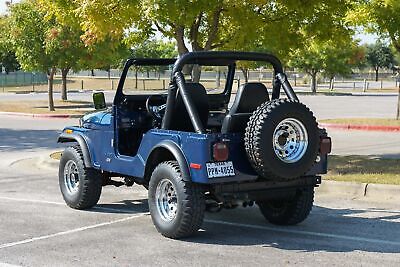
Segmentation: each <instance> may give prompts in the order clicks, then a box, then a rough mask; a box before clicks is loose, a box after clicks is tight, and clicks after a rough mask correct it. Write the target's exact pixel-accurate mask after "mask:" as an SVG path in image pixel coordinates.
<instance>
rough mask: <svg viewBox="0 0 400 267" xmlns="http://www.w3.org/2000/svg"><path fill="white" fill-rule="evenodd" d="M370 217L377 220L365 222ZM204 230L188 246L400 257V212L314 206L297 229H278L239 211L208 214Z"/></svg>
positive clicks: (249, 212)
mask: <svg viewBox="0 0 400 267" xmlns="http://www.w3.org/2000/svg"><path fill="white" fill-rule="evenodd" d="M229 213H230V214H229ZM371 213H372V214H373V213H376V214H379V216H373V217H370V218H363V217H361V216H363V214H364V215H367V214H371ZM238 218H239V219H238ZM202 229H203V231H200V232H199V233H198V234H197V235H196V236H194V237H193V238H188V239H185V240H184V241H185V242H191V243H202V244H213V245H231V246H262V247H273V248H278V249H284V250H294V251H307V252H317V251H326V252H350V251H366V252H384V253H400V212H397V213H394V212H389V211H387V212H385V211H381V210H379V211H375V210H373V209H368V210H353V209H330V208H326V207H319V206H316V207H314V212H313V213H311V215H310V216H309V217H308V219H307V220H306V221H304V222H303V223H301V224H299V225H296V226H275V225H272V224H269V223H267V222H266V221H265V219H264V218H263V217H262V216H261V215H260V214H259V212H258V209H257V208H251V209H249V210H245V209H238V210H234V211H223V212H221V213H219V214H208V215H207V216H206V219H205V222H204V224H203V227H202Z"/></svg>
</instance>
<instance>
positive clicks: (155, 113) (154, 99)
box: [146, 95, 167, 120]
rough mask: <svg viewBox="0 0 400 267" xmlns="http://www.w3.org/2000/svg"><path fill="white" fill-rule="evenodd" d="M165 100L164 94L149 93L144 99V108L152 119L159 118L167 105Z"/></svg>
mask: <svg viewBox="0 0 400 267" xmlns="http://www.w3.org/2000/svg"><path fill="white" fill-rule="evenodd" d="M165 102H166V99H165V96H164V95H151V96H149V97H148V98H147V100H146V110H147V112H148V113H149V114H150V115H151V116H152V117H153V118H154V119H156V120H161V119H162V117H163V116H164V112H165V108H166V107H167V104H166V103H165Z"/></svg>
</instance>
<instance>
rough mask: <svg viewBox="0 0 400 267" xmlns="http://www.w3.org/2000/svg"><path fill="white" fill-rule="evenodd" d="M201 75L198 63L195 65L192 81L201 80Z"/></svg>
mask: <svg viewBox="0 0 400 267" xmlns="http://www.w3.org/2000/svg"><path fill="white" fill-rule="evenodd" d="M200 76H201V67H200V66H199V65H197V64H195V65H193V68H192V82H194V83H198V82H200Z"/></svg>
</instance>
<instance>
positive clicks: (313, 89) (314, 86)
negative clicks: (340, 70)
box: [310, 72, 317, 94]
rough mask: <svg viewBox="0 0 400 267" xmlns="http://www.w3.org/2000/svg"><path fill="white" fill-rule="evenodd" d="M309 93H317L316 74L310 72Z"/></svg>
mask: <svg viewBox="0 0 400 267" xmlns="http://www.w3.org/2000/svg"><path fill="white" fill-rule="evenodd" d="M310 75H311V85H310V86H311V92H312V93H313V94H316V93H317V72H311V73H310Z"/></svg>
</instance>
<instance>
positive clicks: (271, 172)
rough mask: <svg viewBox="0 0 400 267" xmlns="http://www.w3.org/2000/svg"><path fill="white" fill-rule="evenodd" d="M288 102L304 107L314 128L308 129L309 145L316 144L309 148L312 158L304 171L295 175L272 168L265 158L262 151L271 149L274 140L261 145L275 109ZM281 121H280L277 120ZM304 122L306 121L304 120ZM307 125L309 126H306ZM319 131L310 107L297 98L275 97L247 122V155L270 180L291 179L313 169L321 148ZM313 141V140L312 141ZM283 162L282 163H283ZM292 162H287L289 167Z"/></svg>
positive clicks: (259, 172)
mask: <svg viewBox="0 0 400 267" xmlns="http://www.w3.org/2000/svg"><path fill="white" fill-rule="evenodd" d="M287 104H295V105H298V108H299V109H300V108H301V109H303V111H304V112H306V113H308V116H310V118H311V119H310V122H309V125H308V129H312V131H313V132H310V131H308V135H309V136H308V138H309V145H310V144H312V143H313V144H314V146H313V147H311V148H308V149H310V150H311V151H310V158H309V160H308V162H307V166H306V168H304V169H303V171H301V172H298V173H296V174H294V175H290V176H288V175H283V174H282V173H280V172H279V170H278V169H277V168H272V167H270V166H268V165H269V164H270V162H268V161H267V160H263V157H262V153H264V151H265V150H271V151H272V149H273V147H272V140H271V146H270V147H262V145H261V143H262V142H261V138H263V129H264V128H266V127H271V126H270V125H268V124H271V121H270V117H271V115H272V114H273V113H274V112H275V110H276V109H277V108H279V107H281V106H282V105H287ZM276 123H279V122H276ZM303 123H304V122H303ZM306 127H307V126H306ZM318 134H319V131H318V124H317V121H316V119H315V117H314V115H313V113H312V112H311V111H310V109H309V108H308V107H307V106H305V105H304V104H302V103H300V102H299V101H296V100H289V99H275V100H272V101H267V102H265V103H263V104H261V105H260V106H259V107H258V108H257V109H256V110H255V111H254V112H253V114H252V115H251V116H250V119H249V121H248V123H247V127H246V130H245V135H244V145H245V150H246V154H247V157H248V159H249V161H250V164H251V165H252V167H253V168H254V169H255V170H256V172H257V173H258V174H259V175H260V176H261V177H263V178H266V179H269V180H291V179H294V178H297V177H300V176H302V175H304V174H306V173H307V171H309V170H310V169H311V167H312V166H313V164H314V161H315V159H316V156H317V154H318V149H319V135H318ZM310 141H311V142H310ZM277 160H279V159H277ZM281 164H282V163H281ZM289 165H290V164H286V166H287V167H289ZM282 169H284V168H282Z"/></svg>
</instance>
